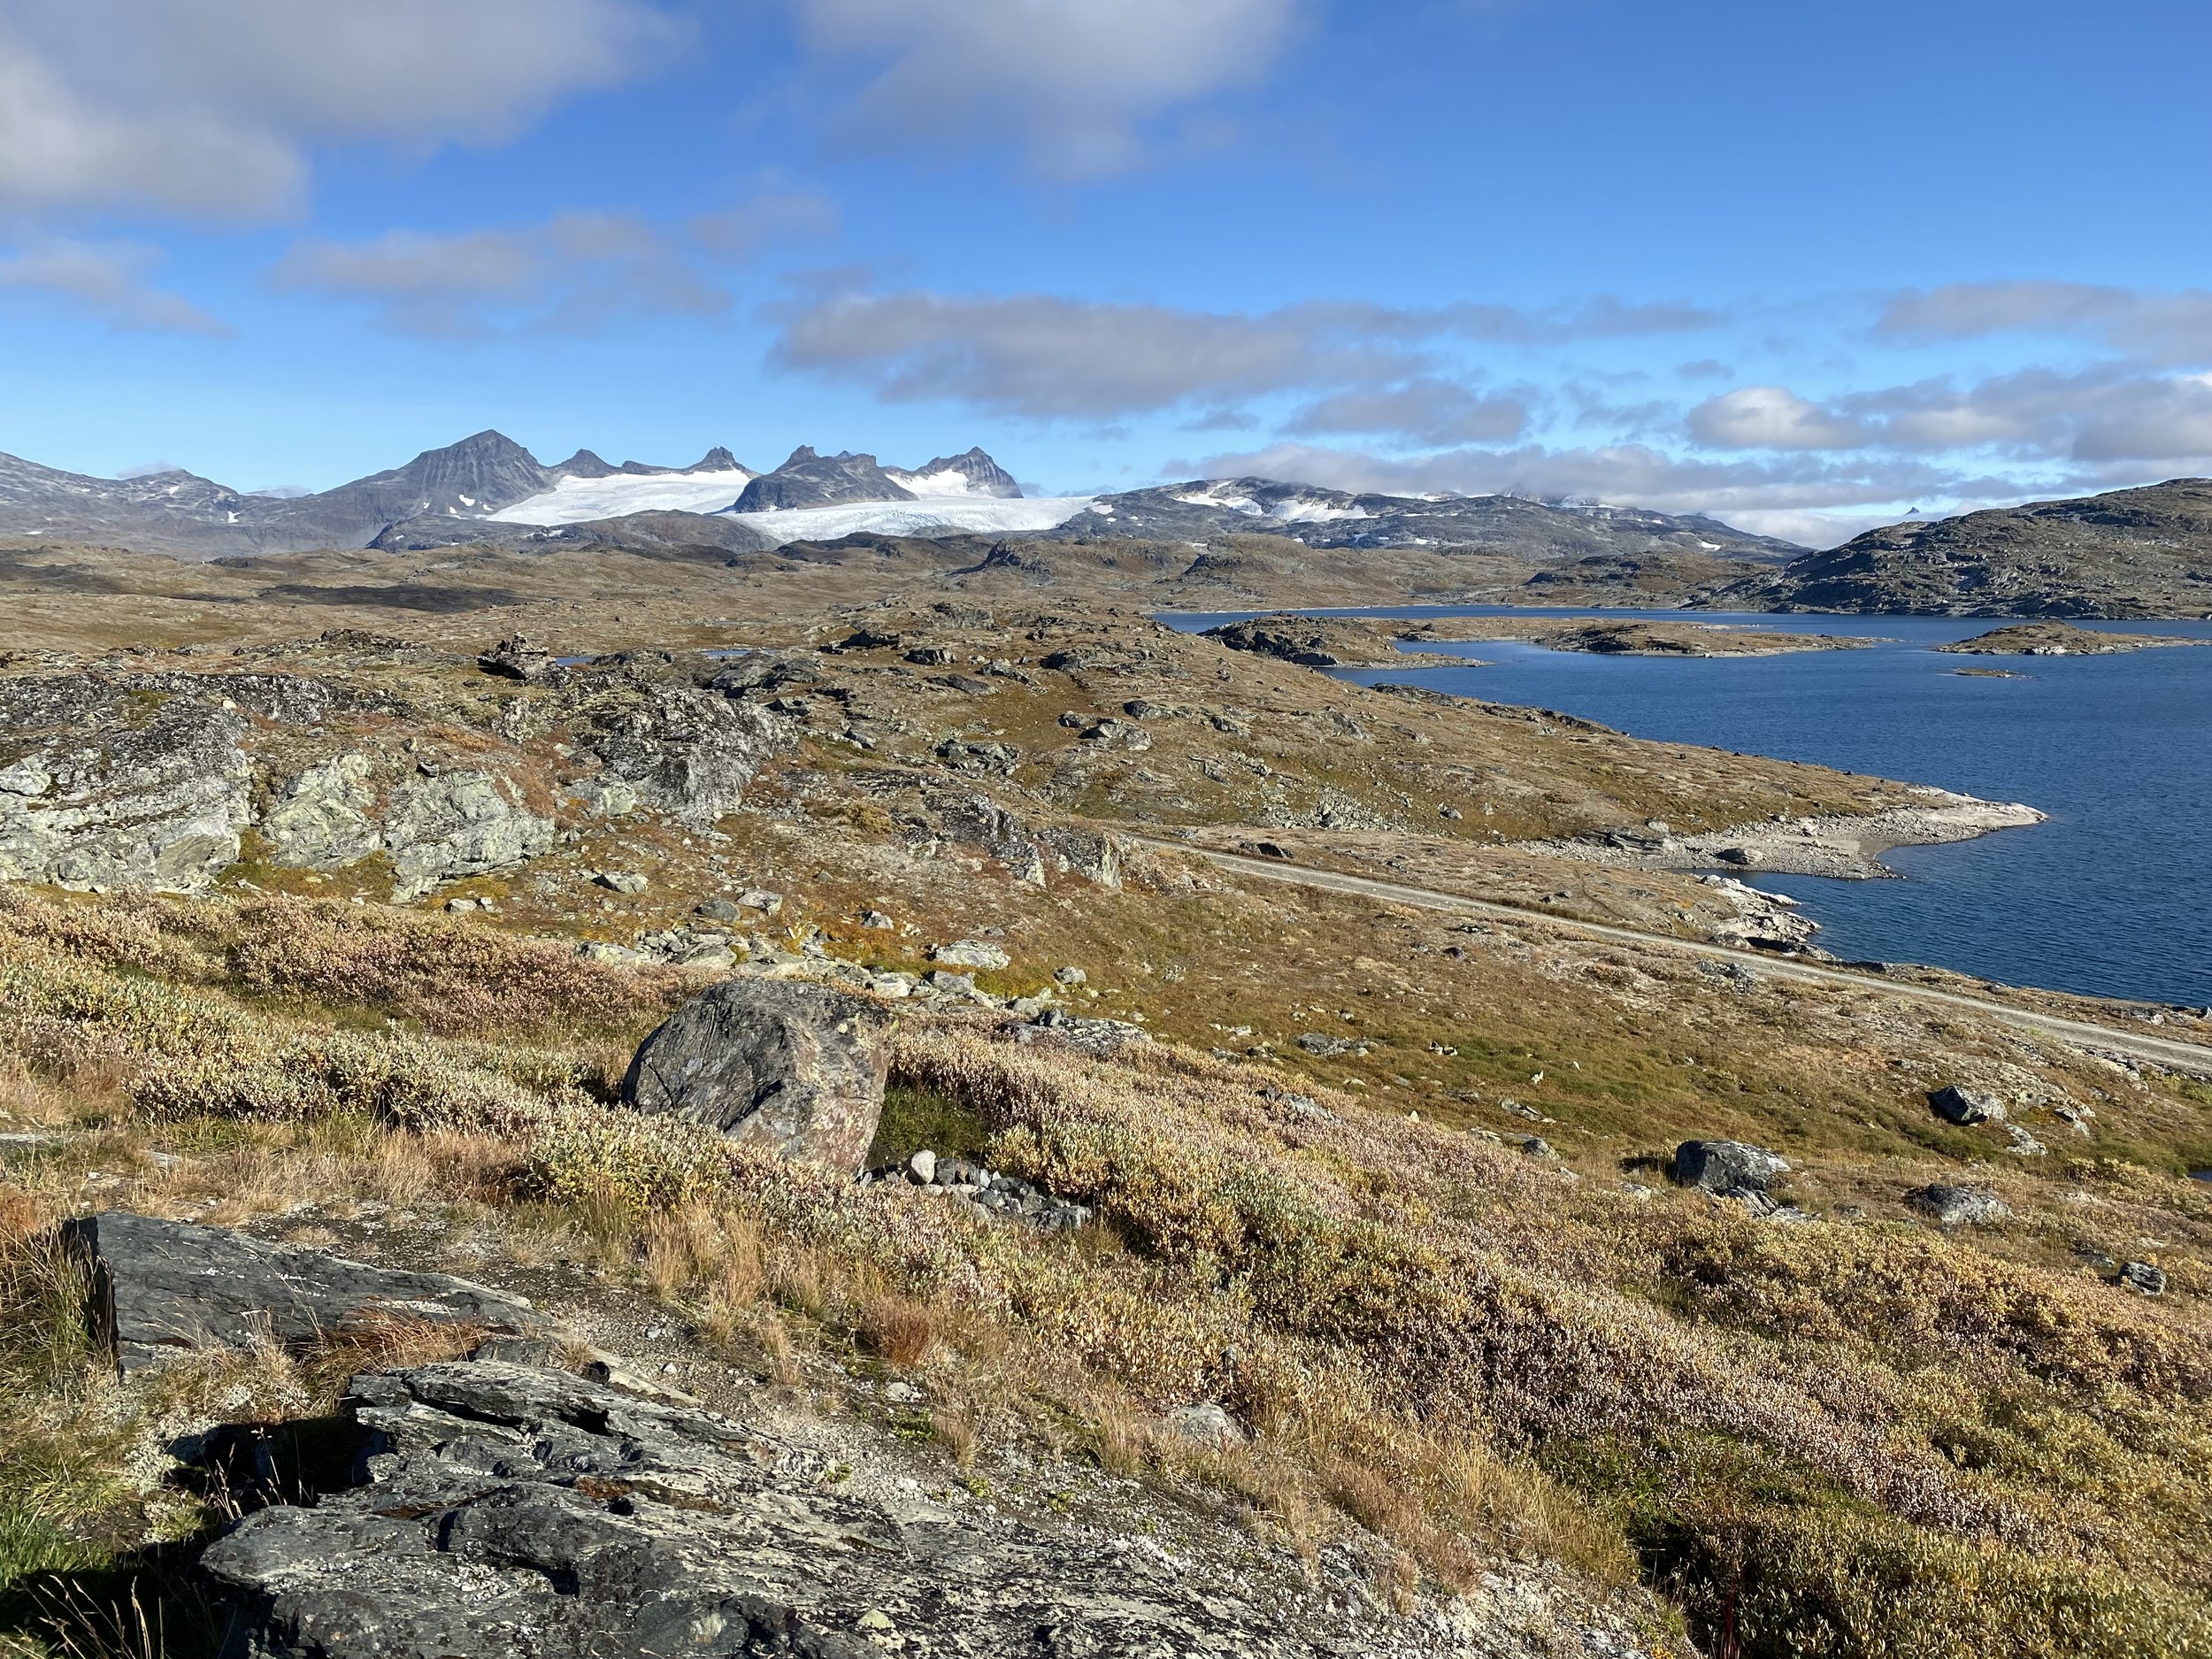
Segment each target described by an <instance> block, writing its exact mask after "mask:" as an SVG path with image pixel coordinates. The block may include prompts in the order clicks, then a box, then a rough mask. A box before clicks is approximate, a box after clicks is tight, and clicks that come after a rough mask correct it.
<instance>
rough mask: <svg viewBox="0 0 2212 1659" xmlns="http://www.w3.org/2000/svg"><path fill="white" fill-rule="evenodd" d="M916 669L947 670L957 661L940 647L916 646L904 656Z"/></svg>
mask: <svg viewBox="0 0 2212 1659" xmlns="http://www.w3.org/2000/svg"><path fill="white" fill-rule="evenodd" d="M906 660H907V661H908V662H910V663H912V664H914V665H915V666H916V667H918V668H949V667H951V666H952V664H954V663H955V662H956V661H958V660H959V659H958V658H957V657H954V656H953V654H952V653H951V652H950V651H949V650H947V649H945V648H944V647H943V646H941V645H918V646H916V647H915V648H914V649H912V650H910V651H909V652H908V653H907V654H906Z"/></svg>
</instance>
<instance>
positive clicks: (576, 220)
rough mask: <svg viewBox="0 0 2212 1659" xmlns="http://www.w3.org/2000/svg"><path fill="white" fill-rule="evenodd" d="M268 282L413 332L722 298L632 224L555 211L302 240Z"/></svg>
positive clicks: (685, 308)
mask: <svg viewBox="0 0 2212 1659" xmlns="http://www.w3.org/2000/svg"><path fill="white" fill-rule="evenodd" d="M271 280H272V281H273V283H274V284H275V286H277V287H278V288H281V289H286V290H289V291H294V292H308V293H314V294H319V295H323V296H327V297H331V298H335V299H342V300H356V301H363V302H366V303H369V304H370V305H372V306H373V307H374V308H375V311H376V314H377V318H378V320H379V321H380V323H381V324H382V325H383V326H386V327H388V328H391V329H394V330H396V331H397V332H399V333H402V334H426V335H438V334H480V333H486V332H490V331H493V330H495V329H501V328H518V327H519V328H531V329H540V330H553V331H557V332H562V333H587V332H589V331H591V330H593V329H595V328H597V327H600V326H603V325H604V324H605V323H607V322H608V321H610V320H611V319H614V318H616V317H618V316H635V315H655V314H661V315H665V314H669V313H676V314H683V315H691V316H714V315H718V314H719V313H721V312H724V311H727V310H728V309H729V306H730V299H729V296H728V294H727V293H726V292H725V291H724V290H723V289H721V288H718V287H716V286H714V285H712V284H710V283H709V282H707V281H706V280H703V278H701V277H700V276H699V275H698V274H697V273H695V271H694V270H693V269H692V268H691V266H690V265H688V264H687V262H686V260H685V258H684V257H683V256H682V253H681V251H680V250H678V249H677V248H676V247H674V246H673V245H672V243H670V242H668V241H667V240H666V239H665V238H664V237H662V236H661V235H660V234H658V233H657V232H656V231H654V230H653V229H652V228H651V227H649V226H647V225H645V224H644V223H643V222H642V221H641V220H638V219H629V218H626V217H622V216H618V215H612V214H604V213H565V214H563V215H561V216H560V217H559V218H557V219H552V220H550V221H549V222H548V223H547V224H544V225H541V226H534V227H527V228H525V229H519V230H482V231H470V232H465V233H463V234H457V235H426V234H422V233H420V232H418V231H411V230H395V231H388V232H386V233H385V234H383V235H381V236H379V237H376V238H374V239H373V240H371V241H368V242H304V243H302V244H301V245H300V246H299V247H296V248H295V249H294V250H292V251H291V252H290V253H289V254H288V255H287V256H286V257H285V258H284V260H283V261H282V263H281V264H280V265H278V266H277V268H276V270H275V271H274V272H273V273H272V278H271Z"/></svg>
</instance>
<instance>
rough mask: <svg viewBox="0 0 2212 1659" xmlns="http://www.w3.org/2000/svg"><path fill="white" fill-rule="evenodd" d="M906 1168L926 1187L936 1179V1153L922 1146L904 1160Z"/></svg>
mask: <svg viewBox="0 0 2212 1659" xmlns="http://www.w3.org/2000/svg"><path fill="white" fill-rule="evenodd" d="M906 1167H907V1169H908V1170H909V1171H911V1173H912V1174H913V1177H914V1179H916V1180H918V1181H919V1182H920V1183H921V1184H922V1185H923V1186H925V1187H926V1186H928V1185H929V1184H930V1182H932V1181H933V1180H935V1179H937V1155H936V1154H935V1153H934V1152H932V1151H931V1150H930V1149H929V1148H927V1147H924V1148H922V1149H921V1150H920V1151H919V1152H917V1153H916V1154H915V1155H914V1156H912V1157H910V1158H909V1159H907V1161H906Z"/></svg>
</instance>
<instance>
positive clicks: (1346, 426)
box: [1283, 375, 1528, 447]
mask: <svg viewBox="0 0 2212 1659" xmlns="http://www.w3.org/2000/svg"><path fill="white" fill-rule="evenodd" d="M1527 425H1528V405H1527V404H1526V403H1523V402H1522V401H1521V400H1520V399H1519V398H1517V397H1507V396H1498V395H1494V394H1492V395H1485V394H1481V393H1478V392H1475V391H1472V390H1471V389H1469V388H1466V387H1464V386H1461V385H1458V384H1456V383H1455V382H1453V381H1450V380H1439V379H1436V378H1435V377H1433V376H1431V375H1418V376H1416V377H1415V378H1414V379H1412V380H1407V381H1405V382H1404V383H1403V384H1402V385H1398V386H1387V387H1377V388H1360V389H1356V390H1353V391H1345V392H1337V393H1334V394H1333V395H1332V396H1327V397H1323V398H1318V399H1317V400H1315V401H1314V402H1313V403H1308V404H1307V405H1306V406H1305V407H1304V408H1302V409H1301V410H1299V411H1297V412H1296V413H1294V414H1293V415H1292V416H1291V418H1290V419H1289V420H1288V421H1286V422H1285V423H1284V426H1283V430H1284V431H1286V432H1288V433H1293V434H1297V435H1299V436H1302V437H1310V436H1313V435H1316V434H1325V433H1340V432H1353V433H1373V434H1377V435H1379V436H1385V437H1393V438H1399V439H1402V440H1404V441H1405V442H1409V443H1420V444H1432V445H1436V446H1439V447H1441V446H1446V445H1450V444H1460V443H1490V442H1500V441H1502V440H1505V439H1509V438H1517V437H1519V436H1520V435H1521V433H1522V431H1523V430H1524V429H1525V427H1526V426H1527Z"/></svg>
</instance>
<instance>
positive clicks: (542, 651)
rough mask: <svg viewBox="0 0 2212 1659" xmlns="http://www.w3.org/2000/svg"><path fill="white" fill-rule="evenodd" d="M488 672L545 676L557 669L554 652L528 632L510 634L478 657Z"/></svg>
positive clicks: (521, 677)
mask: <svg viewBox="0 0 2212 1659" xmlns="http://www.w3.org/2000/svg"><path fill="white" fill-rule="evenodd" d="M476 665H477V666H478V667H479V668H480V669H482V670H483V671H484V672H486V673H488V674H497V675H499V676H500V677H501V678H503V679H505V680H542V679H544V678H545V677H546V676H547V675H548V674H550V673H551V672H553V668H554V662H553V653H552V652H551V651H550V650H549V649H546V646H545V644H544V642H543V641H540V640H534V639H532V638H531V637H530V636H529V635H528V634H510V635H509V636H508V637H507V638H505V639H503V640H502V641H499V643H498V644H496V645H495V646H492V647H491V648H490V649H488V650H486V651H485V652H484V654H483V655H482V656H480V657H478V658H477V659H476Z"/></svg>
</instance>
